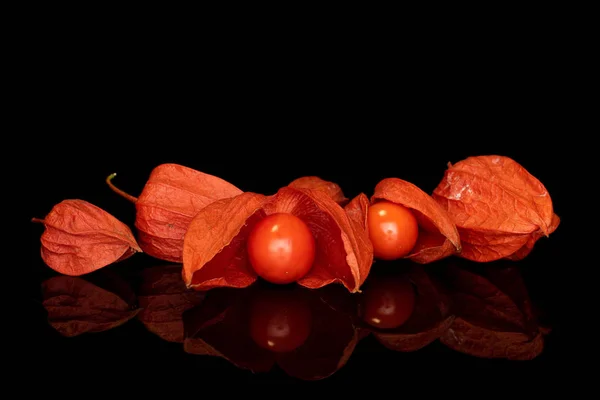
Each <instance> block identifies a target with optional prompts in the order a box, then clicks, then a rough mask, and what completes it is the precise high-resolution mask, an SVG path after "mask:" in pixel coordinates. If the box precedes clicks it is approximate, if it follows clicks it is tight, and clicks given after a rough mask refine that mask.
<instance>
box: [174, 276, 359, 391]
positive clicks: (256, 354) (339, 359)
mask: <svg viewBox="0 0 600 400" xmlns="http://www.w3.org/2000/svg"><path fill="white" fill-rule="evenodd" d="M224 291H229V290H226V289H225V290H224V289H216V290H212V291H210V292H209V293H208V294H207V296H206V299H205V301H204V302H203V303H202V304H201V305H200V306H198V307H196V308H194V309H192V310H189V311H187V312H186V313H185V314H184V322H185V327H186V339H185V341H184V349H185V351H186V352H188V353H191V354H202V355H212V356H218V357H222V358H224V359H226V360H228V361H230V362H231V363H232V364H234V365H236V366H237V367H240V368H244V369H248V370H251V371H253V372H255V373H256V372H266V371H269V370H270V369H271V368H272V367H273V366H274V365H275V364H276V363H277V364H279V366H280V367H281V368H282V369H283V370H284V371H286V373H287V374H289V375H290V376H293V377H296V378H299V379H303V380H316V379H322V378H325V377H327V376H330V375H331V374H333V373H334V372H335V371H337V370H338V369H339V368H341V367H342V366H343V365H345V363H346V362H347V360H348V358H349V357H350V355H351V354H352V352H353V351H354V348H355V346H356V343H357V342H358V333H357V332H356V330H355V329H354V325H353V324H352V316H351V315H349V314H346V313H342V312H338V311H336V310H335V309H334V307H332V306H331V305H329V304H328V303H326V301H325V299H326V298H329V300H330V301H331V300H332V299H333V301H332V302H333V303H336V304H343V303H344V301H343V300H341V301H340V300H337V297H335V295H332V293H333V291H331V290H329V291H327V294H326V295H325V293H324V291H323V290H307V289H303V288H300V287H295V288H289V287H286V288H272V287H268V286H266V287H265V285H262V284H258V285H257V286H255V287H251V288H249V289H246V290H243V291H240V290H237V291H236V290H231V291H232V292H233V291H235V292H237V293H236V294H235V295H234V296H229V295H228V294H227V293H224ZM269 291H285V292H286V294H285V295H290V296H294V298H295V299H299V301H303V302H306V304H307V305H308V306H309V307H310V310H311V315H312V322H311V332H310V334H309V336H308V338H307V339H306V341H305V342H304V343H303V344H301V345H300V346H299V347H298V348H296V349H295V350H292V351H289V352H285V353H273V352H271V351H269V350H266V349H263V348H261V347H259V346H258V345H257V344H256V343H254V341H253V340H252V338H251V337H250V335H249V324H250V319H249V318H250V316H249V304H250V303H252V301H253V299H255V298H258V297H255V296H264V295H267V296H268V292H269ZM321 292H323V293H321ZM230 294H233V293H230ZM322 294H323V296H321V295H322ZM337 294H343V295H345V296H347V297H350V295H349V294H348V292H347V291H346V290H344V289H342V291H338V292H337Z"/></svg>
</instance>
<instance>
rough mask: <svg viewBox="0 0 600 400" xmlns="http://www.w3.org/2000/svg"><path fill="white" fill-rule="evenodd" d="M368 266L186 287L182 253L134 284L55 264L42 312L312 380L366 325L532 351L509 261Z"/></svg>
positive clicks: (70, 327)
mask: <svg viewBox="0 0 600 400" xmlns="http://www.w3.org/2000/svg"><path fill="white" fill-rule="evenodd" d="M387 267H388V268H379V266H378V267H374V268H373V270H372V271H371V275H370V276H369V278H368V279H367V281H366V282H365V284H364V286H363V287H362V290H361V293H357V294H350V293H349V292H348V291H347V290H346V289H345V288H343V287H341V286H335V285H330V286H327V287H325V288H322V289H318V290H310V289H306V288H302V287H300V286H297V285H286V286H278V285H271V284H267V283H265V282H261V281H259V282H257V283H255V284H254V285H252V286H251V287H249V288H246V289H213V290H210V291H208V292H196V291H193V290H187V289H186V287H185V285H184V283H183V281H182V278H181V265H180V264H172V265H165V266H159V267H153V268H147V269H145V270H143V271H141V272H140V276H139V280H138V281H139V282H140V285H139V286H138V290H137V294H138V296H137V304H138V306H137V307H136V306H135V305H136V295H135V294H134V293H133V291H132V290H131V287H130V286H129V284H128V283H127V282H125V281H123V279H122V278H120V277H119V276H118V275H115V274H114V272H112V271H110V270H107V269H105V270H101V271H98V272H95V273H93V274H90V275H88V276H86V277H85V279H83V278H81V277H77V278H75V277H69V276H57V277H53V278H51V279H49V280H47V281H45V282H44V283H43V285H42V289H43V296H44V300H43V304H44V307H45V308H46V309H47V311H48V320H49V323H50V324H51V325H52V326H53V327H54V328H55V329H56V330H57V331H58V332H60V333H61V334H62V335H64V336H76V335H79V334H82V333H86V332H100V331H105V330H108V329H111V328H114V327H117V326H119V325H121V324H123V323H125V322H126V321H128V320H130V319H132V318H133V317H134V316H136V315H137V316H138V318H137V319H138V320H139V321H140V322H141V323H143V324H144V326H145V327H146V328H147V329H148V330H149V331H150V332H152V333H153V334H155V335H158V336H159V337H160V338H162V339H164V340H166V341H169V342H176V343H182V344H183V345H182V346H183V350H184V351H185V352H187V353H188V354H194V355H204V356H215V357H221V358H223V359H226V360H228V361H229V362H230V363H231V364H233V365H235V366H237V367H239V368H243V369H248V370H250V371H253V372H255V373H260V372H266V371H270V370H271V369H272V368H273V367H274V366H276V365H278V366H279V368H280V369H282V370H283V371H285V372H286V373H287V374H288V375H290V376H293V377H296V378H299V379H304V380H315V379H322V378H325V377H328V376H330V375H332V374H333V373H335V372H336V371H337V370H339V369H340V368H342V367H343V366H344V365H345V364H346V362H347V361H348V359H349V358H350V356H351V355H352V353H353V351H354V350H355V347H356V346H357V345H359V346H360V344H359V342H360V341H361V340H362V339H364V338H366V337H368V336H372V337H373V338H374V339H376V340H377V341H378V342H379V343H381V344H382V345H383V346H385V347H386V348H388V349H390V350H393V351H400V352H409V351H416V350H419V349H421V348H423V347H425V346H427V345H428V344H430V343H432V342H434V341H436V340H439V342H440V343H442V344H444V345H445V346H447V347H448V348H450V349H453V350H456V351H459V352H462V353H465V354H469V355H472V356H476V357H482V358H505V359H516V360H524V359H532V358H534V357H536V356H537V355H539V354H540V352H541V351H542V349H543V345H544V339H543V337H544V335H545V334H547V333H548V330H547V329H545V328H543V327H540V325H539V324H538V322H537V319H536V316H535V314H534V312H533V306H532V304H531V300H530V298H529V295H528V293H527V289H526V287H525V284H524V282H523V279H522V277H521V275H520V273H519V269H518V268H517V267H516V266H515V264H514V263H509V262H506V263H502V262H498V263H494V264H493V265H481V264H476V265H474V264H473V263H471V262H468V261H464V260H450V261H448V262H443V263H437V264H435V265H430V266H425V267H424V266H420V265H414V264H410V263H406V262H393V263H389V264H388V265H387Z"/></svg>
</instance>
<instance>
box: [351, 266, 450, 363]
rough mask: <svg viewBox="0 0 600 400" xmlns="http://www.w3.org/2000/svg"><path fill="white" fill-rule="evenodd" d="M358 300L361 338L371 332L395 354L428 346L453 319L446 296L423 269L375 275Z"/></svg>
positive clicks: (411, 268)
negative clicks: (395, 352)
mask: <svg viewBox="0 0 600 400" xmlns="http://www.w3.org/2000/svg"><path fill="white" fill-rule="evenodd" d="M361 297H362V298H361V299H360V301H359V308H358V312H359V314H360V316H361V322H362V324H361V325H360V328H359V329H361V330H362V331H363V333H362V334H361V336H367V335H368V334H370V333H372V334H373V336H374V337H375V338H376V339H377V340H378V341H379V342H380V343H381V344H383V345H384V346H385V347H387V348H389V349H391V350H395V351H415V350H418V349H420V348H422V347H424V346H426V345H428V344H429V343H431V342H433V341H434V340H436V339H438V338H439V337H440V336H441V335H442V334H443V333H444V332H445V331H446V330H447V329H448V327H449V326H450V325H451V324H452V321H453V319H454V316H453V315H451V314H450V313H449V300H448V298H447V296H445V295H444V294H443V293H442V290H441V289H440V288H439V285H436V284H435V283H434V280H433V278H432V277H431V276H430V275H429V274H428V273H427V272H426V271H425V269H424V268H423V267H422V266H414V267H410V268H403V269H394V270H392V271H385V272H383V271H382V272H380V273H379V274H374V275H373V276H372V277H370V278H369V279H368V280H367V282H366V284H365V287H364V290H363V294H362V295H361Z"/></svg>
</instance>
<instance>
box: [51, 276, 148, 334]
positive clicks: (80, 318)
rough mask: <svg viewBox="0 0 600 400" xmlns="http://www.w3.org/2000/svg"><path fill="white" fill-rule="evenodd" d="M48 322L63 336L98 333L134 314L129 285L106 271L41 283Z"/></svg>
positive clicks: (119, 323)
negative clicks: (84, 276) (83, 276)
mask: <svg viewBox="0 0 600 400" xmlns="http://www.w3.org/2000/svg"><path fill="white" fill-rule="evenodd" d="M42 296H43V302H42V304H43V306H44V308H45V309H46V311H47V312H48V322H49V323H50V325H51V326H52V327H53V328H54V329H56V330H57V331H58V332H59V333H60V334H61V335H63V336H68V337H71V336H77V335H80V334H82V333H88V332H102V331H107V330H109V329H112V328H116V327H117V326H119V325H122V324H124V323H125V322H127V321H129V320H130V319H131V318H133V317H135V315H136V314H137V313H138V311H139V309H137V308H135V306H134V305H135V294H134V293H133V291H132V290H131V288H130V286H129V284H128V283H127V282H125V281H124V280H123V279H122V278H121V277H120V276H119V275H117V274H115V273H113V272H112V271H109V270H101V271H97V272H95V273H93V274H90V275H88V276H87V277H86V279H83V278H81V277H73V276H66V275H60V276H55V277H52V278H50V279H48V280H46V281H44V282H43V283H42Z"/></svg>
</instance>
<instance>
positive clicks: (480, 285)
mask: <svg viewBox="0 0 600 400" xmlns="http://www.w3.org/2000/svg"><path fill="white" fill-rule="evenodd" d="M466 265H472V264H466ZM502 265H504V267H500V266H498V265H493V266H491V265H485V266H479V267H478V268H477V269H476V270H475V269H470V268H460V267H458V266H450V267H448V268H445V269H444V270H443V271H442V272H443V275H442V276H443V281H444V282H445V284H446V287H447V288H448V292H449V293H450V296H451V299H452V304H453V309H454V313H455V314H456V319H455V320H454V322H453V323H452V326H450V327H449V329H447V330H446V332H444V334H443V335H442V337H441V338H440V341H441V342H442V343H443V344H445V345H446V346H448V347H450V348H451V349H454V350H457V351H460V352H463V353H466V354H470V355H473V356H477V357H484V358H507V359H511V360H528V359H532V358H534V357H536V356H538V355H539V354H540V353H541V352H542V349H543V347H544V339H543V336H544V335H545V334H547V333H548V329H546V328H543V327H541V326H540V325H539V324H538V322H537V320H536V316H535V315H534V312H533V309H532V304H531V300H530V299H529V295H528V293H527V289H526V287H525V284H524V282H523V279H522V278H521V274H520V273H519V270H518V268H516V267H515V266H514V264H510V263H509V262H505V263H504V264H502Z"/></svg>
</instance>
